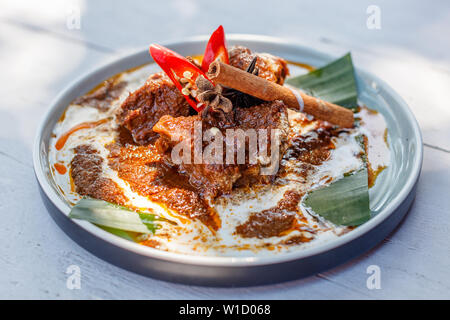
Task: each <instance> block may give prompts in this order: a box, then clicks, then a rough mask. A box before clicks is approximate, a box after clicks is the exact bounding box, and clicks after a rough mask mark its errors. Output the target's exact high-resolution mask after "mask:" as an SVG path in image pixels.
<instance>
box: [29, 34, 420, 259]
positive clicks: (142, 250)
mask: <svg viewBox="0 0 450 320" xmlns="http://www.w3.org/2000/svg"><path fill="white" fill-rule="evenodd" d="M207 39H208V36H206V35H202V36H194V37H189V38H185V39H183V40H174V41H168V42H164V43H163V44H164V45H166V46H168V47H171V46H186V45H188V44H197V43H201V42H206V40H207ZM227 40H228V42H230V40H231V41H247V42H253V43H265V44H273V45H283V46H287V47H291V48H293V49H300V50H302V51H309V52H311V53H312V54H313V55H314V56H316V57H319V58H320V59H333V58H336V57H335V56H334V55H330V54H328V53H324V52H321V51H319V50H316V49H314V48H312V47H307V46H305V45H304V44H301V43H299V42H298V41H296V40H291V39H288V38H277V37H271V36H263V35H252V34H229V35H227ZM143 52H147V49H141V50H138V51H135V52H133V53H125V54H123V55H121V56H118V57H114V58H112V60H109V61H108V62H107V63H103V64H101V65H100V66H98V67H96V68H93V69H92V70H90V71H88V72H86V73H84V74H82V75H81V76H79V77H77V78H75V80H73V81H72V82H70V83H69V84H68V85H67V86H66V87H65V88H64V89H63V90H62V91H61V92H60V93H59V94H58V95H57V96H56V97H55V98H54V99H53V101H52V102H51V103H50V106H49V108H48V109H47V110H46V112H45V114H44V115H43V117H42V119H41V121H40V124H39V127H38V129H37V134H36V138H35V141H34V146H33V166H34V171H35V175H36V178H37V180H38V183H39V185H40V187H41V188H42V189H43V190H44V193H45V195H46V196H47V197H48V198H49V199H50V201H51V202H52V204H53V205H54V206H56V208H57V209H58V211H59V212H60V213H61V214H63V215H65V216H66V217H67V216H68V213H69V211H70V207H69V206H68V205H67V204H66V203H64V202H63V201H62V199H61V198H60V197H59V196H58V195H57V194H56V192H55V191H54V190H53V188H52V186H51V185H50V183H49V181H48V180H47V177H46V174H45V172H44V170H43V167H44V163H41V143H42V142H43V138H44V137H43V132H44V129H45V127H46V124H47V123H48V122H51V120H52V116H53V113H54V111H55V109H58V106H59V105H60V100H62V99H63V97H65V96H66V95H67V94H68V93H70V92H71V91H72V90H74V88H76V87H77V86H79V85H80V84H81V83H83V82H84V81H85V80H87V79H89V78H90V77H92V76H94V75H96V74H100V73H102V72H107V70H108V69H109V68H111V67H112V66H113V65H115V64H120V63H121V62H123V61H125V60H126V59H130V58H132V57H134V56H139V55H141V54H143ZM150 62H151V59H150ZM355 71H356V72H357V73H358V74H360V75H361V76H363V77H365V78H371V79H373V80H374V81H376V82H377V84H379V86H381V87H383V90H384V91H385V93H387V94H388V95H390V96H391V97H392V98H393V99H394V100H395V101H396V102H397V103H398V104H399V105H400V106H401V108H402V109H403V112H404V113H405V114H406V115H407V119H405V120H406V122H407V123H408V125H409V126H411V128H412V131H413V133H414V140H415V142H416V143H415V147H416V150H417V152H416V153H415V154H414V155H413V165H412V168H411V174H410V175H409V176H408V178H407V181H406V183H405V184H404V185H403V186H402V188H401V190H400V191H399V193H398V194H397V195H396V196H395V197H394V198H393V199H391V200H390V201H389V203H387V204H386V207H385V208H384V209H383V210H381V211H380V212H379V213H378V214H377V215H376V216H374V217H372V218H371V219H370V220H369V221H367V222H366V223H364V224H363V225H360V226H359V227H358V228H356V229H355V230H352V231H351V232H349V233H346V234H344V235H342V236H340V237H338V238H337V239H334V240H332V241H329V242H325V243H322V244H318V245H317V246H312V247H311V248H305V249H301V250H297V251H292V252H288V253H282V254H280V255H274V256H268V257H215V256H197V255H187V254H181V253H174V252H167V251H162V250H158V249H155V248H151V247H146V246H143V245H140V244H137V243H134V242H131V241H129V240H126V239H122V238H120V237H117V236H115V235H113V234H111V233H108V232H106V231H104V230H102V229H101V228H99V227H97V226H95V225H93V224H91V223H89V222H87V221H81V220H73V219H70V221H71V222H72V223H73V224H74V225H75V226H76V227H79V228H82V229H84V230H85V231H87V232H89V233H90V234H92V235H93V236H95V237H97V238H99V239H101V240H103V241H106V242H109V243H110V244H112V245H115V246H118V247H120V248H121V249H124V250H127V251H130V252H133V253H135V254H138V255H141V256H145V257H147V258H155V259H160V260H164V261H170V262H176V263H183V264H189V265H200V266H215V267H251V266H264V265H272V264H278V263H284V262H289V261H294V260H300V259H303V258H307V257H311V256H315V255H319V254H322V253H325V252H328V251H331V250H333V249H336V248H338V247H340V246H343V245H345V244H347V243H349V242H352V241H354V240H356V239H358V238H359V237H361V236H363V235H364V234H366V233H368V232H369V231H371V230H373V229H375V228H376V227H377V226H378V225H379V224H381V223H382V222H383V221H385V220H386V219H387V218H389V217H390V216H391V215H392V214H393V213H394V212H395V210H396V209H398V208H399V206H401V204H402V203H403V201H404V200H405V199H406V198H407V197H408V195H409V194H410V192H411V191H412V190H413V189H414V187H415V185H416V183H417V180H418V178H419V176H420V171H421V167H422V161H423V144H422V134H421V131H420V127H419V125H418V123H417V120H416V118H415V117H414V115H413V113H412V111H411V110H410V108H409V106H408V105H407V103H406V102H405V101H404V100H403V98H401V96H400V95H399V94H398V93H396V91H395V90H394V89H392V88H391V87H390V86H389V85H388V84H387V83H386V82H385V81H384V80H382V79H380V78H378V77H377V76H375V75H373V74H372V73H369V72H367V71H365V70H364V69H363V68H360V67H359V66H355Z"/></svg>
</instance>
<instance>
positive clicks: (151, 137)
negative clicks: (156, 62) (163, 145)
mask: <svg viewBox="0 0 450 320" xmlns="http://www.w3.org/2000/svg"><path fill="white" fill-rule="evenodd" d="M164 115H171V116H173V117H179V116H187V115H189V104H188V103H187V101H186V99H185V98H184V97H183V95H182V94H181V93H180V92H179V91H178V89H177V88H176V87H175V85H174V84H173V82H172V81H171V80H170V79H169V78H168V77H167V76H166V75H165V74H163V73H156V74H153V75H151V76H150V77H149V78H148V79H147V81H146V83H145V84H144V85H143V86H142V87H140V88H139V89H137V90H136V91H134V92H133V93H131V94H130V95H129V96H128V98H127V99H126V100H125V101H124V102H123V103H122V106H121V110H120V112H119V116H118V119H119V123H120V124H121V125H123V126H125V127H126V128H127V129H128V130H130V132H131V134H132V136H133V139H134V141H135V142H136V143H138V144H141V145H146V144H148V143H150V142H153V141H155V140H156V139H157V134H156V133H155V132H154V131H153V130H152V128H153V126H154V125H155V123H157V122H158V120H159V119H160V118H161V117H162V116H164Z"/></svg>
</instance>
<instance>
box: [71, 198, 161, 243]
mask: <svg viewBox="0 0 450 320" xmlns="http://www.w3.org/2000/svg"><path fill="white" fill-rule="evenodd" d="M69 218H72V219H81V220H86V221H89V222H91V223H94V224H96V225H99V226H102V227H107V228H113V229H117V230H121V231H131V232H136V233H155V231H156V230H157V229H158V228H159V227H160V225H159V224H158V223H156V222H155V221H158V220H160V221H161V220H164V219H162V218H159V217H157V216H156V215H154V214H149V213H142V212H135V211H132V210H130V209H128V208H126V207H123V206H119V205H115V204H113V203H109V202H106V201H103V200H98V199H92V198H84V199H81V200H80V201H78V203H77V204H76V205H75V206H74V207H73V208H72V210H71V211H70V214H69ZM108 231H111V230H108ZM112 231H113V232H112V233H114V234H116V235H119V234H118V233H119V232H118V231H115V230H112ZM119 236H121V237H127V236H126V235H125V234H124V233H123V232H122V233H120V235H119Z"/></svg>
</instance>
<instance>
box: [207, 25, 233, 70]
mask: <svg viewBox="0 0 450 320" xmlns="http://www.w3.org/2000/svg"><path fill="white" fill-rule="evenodd" d="M217 58H219V59H220V61H222V62H223V63H226V64H228V63H229V59H228V50H227V45H226V42H225V31H224V30H223V27H222V26H219V27H218V28H217V30H216V31H214V32H213V33H212V35H211V37H210V38H209V41H208V44H207V45H206V50H205V54H204V55H203V61H202V70H203V72H208V68H209V65H210V64H211V62H213V61H214V60H216V59H217Z"/></svg>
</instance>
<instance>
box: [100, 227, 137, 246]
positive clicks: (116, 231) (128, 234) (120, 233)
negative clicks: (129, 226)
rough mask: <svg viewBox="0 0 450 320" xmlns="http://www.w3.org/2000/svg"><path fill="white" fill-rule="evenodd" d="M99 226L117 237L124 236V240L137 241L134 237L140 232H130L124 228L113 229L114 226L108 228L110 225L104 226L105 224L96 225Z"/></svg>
mask: <svg viewBox="0 0 450 320" xmlns="http://www.w3.org/2000/svg"><path fill="white" fill-rule="evenodd" d="M98 227H99V228H102V229H103V230H105V231H107V232H109V233H112V234H114V235H116V236H118V237H121V238H124V239H126V240H130V241H133V242H137V241H136V239H137V237H138V236H139V235H140V234H141V233H136V232H131V231H124V230H120V229H115V228H110V227H105V226H100V225H98Z"/></svg>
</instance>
